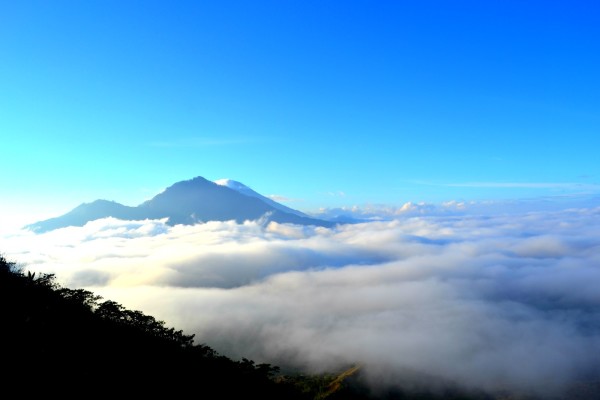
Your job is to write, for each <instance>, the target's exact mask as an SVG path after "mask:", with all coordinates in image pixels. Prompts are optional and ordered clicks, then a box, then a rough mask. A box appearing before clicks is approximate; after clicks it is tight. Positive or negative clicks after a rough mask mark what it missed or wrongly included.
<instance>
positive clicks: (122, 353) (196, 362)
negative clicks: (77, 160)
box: [0, 255, 600, 400]
mask: <svg viewBox="0 0 600 400" xmlns="http://www.w3.org/2000/svg"><path fill="white" fill-rule="evenodd" d="M0 321H1V324H0V363H1V364H2V372H0V377H1V378H0V393H4V394H6V393H10V394H11V395H12V397H17V398H21V397H24V398H29V397H33V396H44V397H54V396H61V397H62V398H87V397H97V396H113V397H121V396H132V397H133V398H143V397H146V396H150V397H152V398H160V397H165V398H179V397H183V396H193V397H197V398H201V399H241V398H252V399H282V400H324V399H328V400H414V399H420V400H500V399H502V400H507V399H511V400H539V399H537V398H535V399H534V398H533V397H529V396H516V395H494V396H491V395H489V394H485V393H481V392H478V393H473V392H470V393H468V392H465V391H463V390H460V389H459V388H452V387H450V386H448V387H447V388H446V389H444V390H442V391H439V390H435V391H429V390H427V389H425V390H421V391H419V392H414V391H405V390H402V389H401V388H398V387H395V388H387V389H385V388H384V389H381V388H380V389H378V390H373V388H370V387H369V386H368V385H365V383H364V381H363V380H362V379H361V370H360V368H359V367H358V366H349V368H348V369H346V370H342V371H337V372H335V373H333V372H332V373H325V374H318V375H310V374H309V375H306V374H303V373H299V372H298V373H293V374H287V375H284V374H282V373H280V368H279V367H278V366H273V365H270V364H257V363H255V362H254V361H252V360H249V359H246V358H243V359H242V360H240V361H236V360H232V359H230V358H228V357H226V356H224V355H221V354H219V353H217V352H216V351H215V350H213V349H212V348H211V347H209V346H207V345H206V344H194V335H186V334H185V333H183V332H182V331H181V330H176V329H174V328H170V327H166V326H165V323H164V322H163V321H159V320H156V319H155V318H154V317H152V316H149V315H146V314H144V313H142V312H140V311H135V310H128V309H126V308H125V307H123V306H122V305H120V304H118V303H116V302H114V301H111V300H104V301H102V298H101V297H100V296H98V295H95V294H94V293H92V292H90V291H87V290H84V289H69V288H65V287H62V286H60V285H59V284H58V283H57V282H56V280H55V277H54V275H53V274H39V275H38V274H36V273H32V272H24V271H23V269H22V268H21V267H19V266H17V265H16V264H15V263H14V262H11V261H8V260H6V258H5V257H4V256H2V255H0ZM432 383H435V382H432ZM596 384H597V382H593V384H590V383H589V382H588V383H586V384H585V385H583V386H581V387H577V388H574V389H576V390H575V391H573V392H571V394H570V395H569V396H568V397H566V398H569V399H573V400H574V399H578V400H589V399H595V398H597V397H595V396H596V395H597V394H598V393H600V390H599V389H600V388H598V387H596ZM561 400H562V398H561Z"/></svg>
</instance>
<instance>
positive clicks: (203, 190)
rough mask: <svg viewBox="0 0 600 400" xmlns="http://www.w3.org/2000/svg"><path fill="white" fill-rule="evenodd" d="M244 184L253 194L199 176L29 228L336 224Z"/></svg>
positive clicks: (86, 206)
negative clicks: (107, 221) (150, 222)
mask: <svg viewBox="0 0 600 400" xmlns="http://www.w3.org/2000/svg"><path fill="white" fill-rule="evenodd" d="M238 183H239V182H238ZM239 185H242V184H239ZM242 186H243V187H244V188H246V189H247V191H246V192H247V193H250V191H251V193H253V194H252V195H249V194H246V193H244V192H242V191H240V190H236V189H234V188H231V187H228V186H226V185H220V184H217V183H215V182H212V181H209V180H207V179H205V178H203V177H201V176H198V177H195V178H193V179H190V180H186V181H180V182H177V183H175V184H173V185H171V186H169V187H168V188H167V189H165V190H164V191H163V192H161V193H159V194H157V195H156V196H154V197H153V198H152V199H150V200H148V201H145V202H143V203H142V204H140V205H138V206H136V207H130V206H125V205H123V204H119V203H117V202H114V201H108V200H96V201H93V202H92V203H83V204H81V205H79V206H77V207H76V208H74V209H73V210H71V211H69V212H68V213H66V214H64V215H61V216H59V217H55V218H50V219H47V220H43V221H38V222H35V223H33V224H30V225H27V226H25V228H26V229H30V230H32V231H33V232H36V233H43V232H48V231H51V230H54V229H59V228H65V227H68V226H84V225H85V224H86V223H88V222H90V221H94V220H97V219H100V218H107V217H113V218H117V219H121V220H144V219H163V218H166V219H167V224H168V225H178V224H184V225H193V224H196V223H203V222H208V221H230V220H235V221H236V222H238V223H242V222H244V221H248V220H260V221H262V222H264V223H268V222H270V221H274V222H278V223H292V224H298V225H316V226H324V227H330V226H333V225H334V224H335V223H334V222H331V221H325V220H321V219H317V218H311V217H309V216H305V215H304V214H302V213H301V212H299V211H295V210H292V209H289V208H288V207H285V206H283V205H280V204H279V203H276V202H274V201H273V200H271V199H268V198H266V197H264V196H262V195H260V194H258V193H256V192H254V191H253V190H252V189H250V188H248V187H247V186H245V185H242ZM265 199H268V200H269V201H268V202H267V201H265ZM273 203H275V204H273ZM287 210H290V212H288V211H287Z"/></svg>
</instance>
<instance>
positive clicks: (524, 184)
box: [440, 182, 600, 190]
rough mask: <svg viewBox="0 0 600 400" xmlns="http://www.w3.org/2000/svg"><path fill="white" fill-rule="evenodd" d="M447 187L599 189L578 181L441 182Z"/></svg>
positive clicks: (599, 186) (593, 185)
mask: <svg viewBox="0 0 600 400" xmlns="http://www.w3.org/2000/svg"><path fill="white" fill-rule="evenodd" d="M440 186H447V187H472V188H524V189H593V190H600V185H596V184H588V183H579V182H463V183H442V184H440Z"/></svg>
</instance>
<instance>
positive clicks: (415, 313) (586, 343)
mask: <svg viewBox="0 0 600 400" xmlns="http://www.w3.org/2000/svg"><path fill="white" fill-rule="evenodd" d="M3 246H4V247H5V249H4V250H5V251H7V254H8V255H9V256H10V257H13V258H17V259H18V260H19V261H21V262H24V263H26V264H27V265H28V267H29V268H30V269H32V270H35V271H42V272H44V271H45V272H55V273H56V274H57V277H58V278H59V279H60V280H61V281H62V282H65V283H66V284H68V285H70V286H71V287H86V288H89V289H90V290H92V291H94V292H95V293H98V294H100V295H102V296H104V297H105V298H108V299H112V300H115V301H118V302H120V303H122V304H123V305H125V306H126V307H128V308H133V309H140V310H143V311H144V312H148V313H150V314H152V315H154V316H156V317H157V318H159V319H161V320H164V321H166V322H167V323H168V324H170V325H173V326H176V327H178V328H179V329H183V330H184V331H186V332H189V333H194V334H196V339H197V340H198V341H199V342H202V343H207V344H209V345H210V346H212V347H213V348H215V349H216V350H217V351H220V352H223V353H224V354H228V355H230V356H232V357H248V358H251V359H254V360H256V361H260V362H271V363H274V364H276V365H281V366H285V367H294V368H303V369H307V370H310V371H324V370H330V369H333V368H336V367H339V366H341V365H346V364H350V363H360V364H362V365H363V366H364V368H365V369H364V371H365V373H366V374H367V376H368V377H369V379H370V382H371V383H372V384H373V385H383V384H385V385H394V384H398V383H403V384H407V382H413V381H412V379H413V378H414V377H415V376H417V377H418V376H429V377H433V378H439V379H440V380H441V381H448V382H457V383H460V384H461V385H464V386H466V387H472V388H483V389H489V390H500V389H513V390H523V391H533V392H534V393H537V394H541V395H543V396H546V398H551V397H550V395H551V394H555V393H560V391H561V390H563V389H565V388H566V386H567V385H568V384H569V383H570V382H571V381H573V380H576V379H582V378H585V377H586V374H587V373H590V372H595V373H598V371H600V361H598V359H597V357H596V356H597V354H598V352H599V351H600V313H599V312H598V311H597V310H598V309H599V307H600V293H599V292H598V290H597V282H599V281H600V251H599V249H600V208H581V209H569V210H559V211H544V212H530V213H515V214H512V215H503V214H497V215H485V216H484V215H481V214H472V215H470V214H468V213H465V214H463V215H460V216H459V215H456V214H453V213H449V214H434V215H422V214H419V215H415V214H404V215H400V216H398V217H397V218H396V219H394V220H389V221H376V222H369V223H361V224H350V225H339V226H338V227H336V228H332V229H327V228H316V227H304V226H295V225H286V224H276V223H272V224H270V225H267V226H262V225H260V224H259V223H256V222H252V221H248V222H246V223H244V224H236V223H234V222H210V223H206V224H202V225H196V226H175V227H169V226H167V225H166V224H165V223H164V221H160V220H157V221H118V220H114V219H106V220H99V221H95V222H93V223H90V224H88V225H86V226H85V227H83V228H66V229H62V230H57V231H54V232H49V233H46V234H43V235H39V236H36V235H33V234H29V233H22V234H19V235H14V236H12V237H10V238H8V239H6V240H5V241H4V243H3ZM409 376H410V377H411V378H410V379H411V380H410V381H407V379H409V378H408V377H409ZM428 381H429V382H431V379H429V380H428Z"/></svg>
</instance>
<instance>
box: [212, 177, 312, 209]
mask: <svg viewBox="0 0 600 400" xmlns="http://www.w3.org/2000/svg"><path fill="white" fill-rule="evenodd" d="M215 183H216V184H217V185H221V186H226V187H228V188H230V189H233V190H235V191H237V192H239V193H241V194H244V195H246V196H250V197H256V198H258V199H260V200H262V201H264V202H265V203H267V204H268V205H270V206H271V207H274V208H276V209H278V210H280V211H283V212H287V213H290V214H295V215H297V216H299V217H305V218H311V217H310V216H308V215H307V214H304V213H303V212H300V211H298V210H294V209H293V208H289V207H287V206H284V205H283V204H281V203H278V202H276V201H274V200H273V199H270V198H268V197H266V196H263V195H262V194H260V193H257V192H255V191H254V190H252V189H250V188H249V187H248V186H246V185H244V184H243V183H241V182H238V181H234V180H233V179H218V180H216V181H215Z"/></svg>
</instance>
